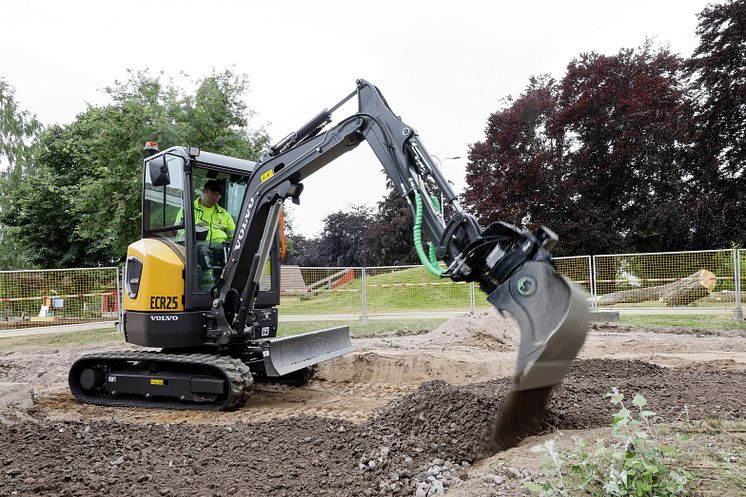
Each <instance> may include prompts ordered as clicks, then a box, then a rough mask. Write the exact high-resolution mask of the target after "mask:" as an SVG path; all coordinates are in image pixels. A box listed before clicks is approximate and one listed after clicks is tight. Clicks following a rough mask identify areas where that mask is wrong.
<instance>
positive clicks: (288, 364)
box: [262, 326, 355, 377]
mask: <svg viewBox="0 0 746 497" xmlns="http://www.w3.org/2000/svg"><path fill="white" fill-rule="evenodd" d="M262 347H263V348H264V351H263V353H264V367H265V371H266V374H267V376H268V377H277V376H285V375H287V374H290V373H292V372H294V371H298V370H300V369H303V368H306V367H308V366H313V365H314V364H318V363H320V362H322V361H326V360H328V359H333V358H335V357H339V356H341V355H344V354H347V353H350V352H352V351H353V350H355V347H354V346H353V345H352V342H351V341H350V328H349V327H348V326H340V327H338V328H329V329H326V330H318V331H312V332H310V333H303V334H301V335H293V336H288V337H277V338H268V339H266V340H264V341H262Z"/></svg>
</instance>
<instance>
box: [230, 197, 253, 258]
mask: <svg viewBox="0 0 746 497" xmlns="http://www.w3.org/2000/svg"><path fill="white" fill-rule="evenodd" d="M252 207H254V197H251V198H250V199H249V204H248V205H247V206H246V214H244V217H243V222H242V223H241V229H240V230H238V235H237V236H236V243H235V244H234V245H233V250H238V249H239V248H241V242H243V237H245V236H246V229H247V228H248V227H249V218H250V217H251V208H252Z"/></svg>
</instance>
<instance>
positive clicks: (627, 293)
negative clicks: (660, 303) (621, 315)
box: [596, 285, 668, 305]
mask: <svg viewBox="0 0 746 497" xmlns="http://www.w3.org/2000/svg"><path fill="white" fill-rule="evenodd" d="M666 286H668V285H661V286H651V287H648V288H635V289H634V290H624V291H622V292H614V293H607V294H606V295H599V296H598V298H597V299H596V304H597V305H614V304H630V303H633V302H644V301H646V300H658V299H659V298H661V295H662V294H663V290H665V288H666Z"/></svg>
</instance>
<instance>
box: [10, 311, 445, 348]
mask: <svg viewBox="0 0 746 497" xmlns="http://www.w3.org/2000/svg"><path fill="white" fill-rule="evenodd" d="M445 321H446V320H445V319H408V320H403V321H401V320H380V321H379V320H371V321H368V323H367V324H363V323H361V322H359V321H355V322H349V321H297V322H295V321H292V322H283V321H281V322H280V330H279V335H280V336H289V335H297V334H299V333H306V332H309V331H315V330H322V329H325V328H333V327H335V326H344V325H348V326H349V327H350V334H352V335H353V336H358V335H383V334H387V333H396V332H408V331H419V330H432V329H435V328H436V327H438V326H440V325H441V324H442V323H444V322H445ZM108 343H124V338H123V336H122V334H121V333H119V332H118V331H116V330H114V329H113V328H110V327H109V328H102V329H96V330H84V331H71V332H66V333H59V334H49V335H29V336H23V337H6V338H3V337H2V336H1V334H0V352H2V351H11V350H23V349H32V348H69V347H82V346H86V345H91V344H108Z"/></svg>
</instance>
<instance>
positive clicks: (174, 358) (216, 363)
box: [68, 351, 254, 411]
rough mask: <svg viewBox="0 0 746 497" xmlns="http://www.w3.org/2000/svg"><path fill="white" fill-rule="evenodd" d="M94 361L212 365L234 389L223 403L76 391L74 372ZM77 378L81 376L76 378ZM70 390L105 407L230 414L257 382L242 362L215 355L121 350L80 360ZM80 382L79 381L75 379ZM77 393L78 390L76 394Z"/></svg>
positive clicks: (72, 369) (71, 379)
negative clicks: (83, 364)
mask: <svg viewBox="0 0 746 497" xmlns="http://www.w3.org/2000/svg"><path fill="white" fill-rule="evenodd" d="M90 360H94V361H100V362H103V363H106V362H107V361H157V362H158V363H159V365H163V363H164V362H166V363H168V362H171V363H175V364H188V365H194V366H197V367H199V366H200V365H208V366H211V367H213V368H216V369H219V370H220V371H222V372H223V374H224V375H225V378H226V379H227V380H228V384H229V386H230V390H229V392H228V396H227V397H226V398H225V399H224V400H223V401H222V402H221V403H212V404H211V403H197V402H189V401H180V400H176V399H174V400H160V399H158V400H156V399H146V398H144V397H141V396H139V395H117V396H116V397H112V396H111V395H109V394H108V393H96V394H92V395H91V394H88V393H87V392H85V391H83V390H82V388H77V389H76V388H73V386H72V382H73V374H72V373H73V371H74V370H75V369H76V366H77V365H78V364H79V363H80V362H82V361H85V362H88V361H90ZM76 376H77V375H76ZM68 381H69V383H70V391H71V392H72V393H73V395H74V396H75V397H76V398H77V399H78V400H80V401H82V402H85V403H89V404H96V405H102V406H134V407H155V408H161V409H164V408H165V409H191V410H200V411H227V410H230V409H234V408H236V407H238V406H240V405H242V404H243V403H244V402H245V401H246V399H247V398H248V396H249V394H250V393H251V385H252V384H253V383H254V379H253V377H252V375H251V370H250V369H249V367H248V366H247V365H246V364H244V363H243V362H241V361H240V360H239V359H233V358H231V357H226V356H218V355H211V354H164V353H161V352H132V351H118V352H109V353H104V354H90V355H85V356H82V357H80V358H79V359H78V360H77V361H75V363H74V364H73V365H72V367H71V368H70V375H69V378H68ZM75 381H76V383H77V381H78V380H77V378H76V379H75ZM76 390H77V391H76Z"/></svg>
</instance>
